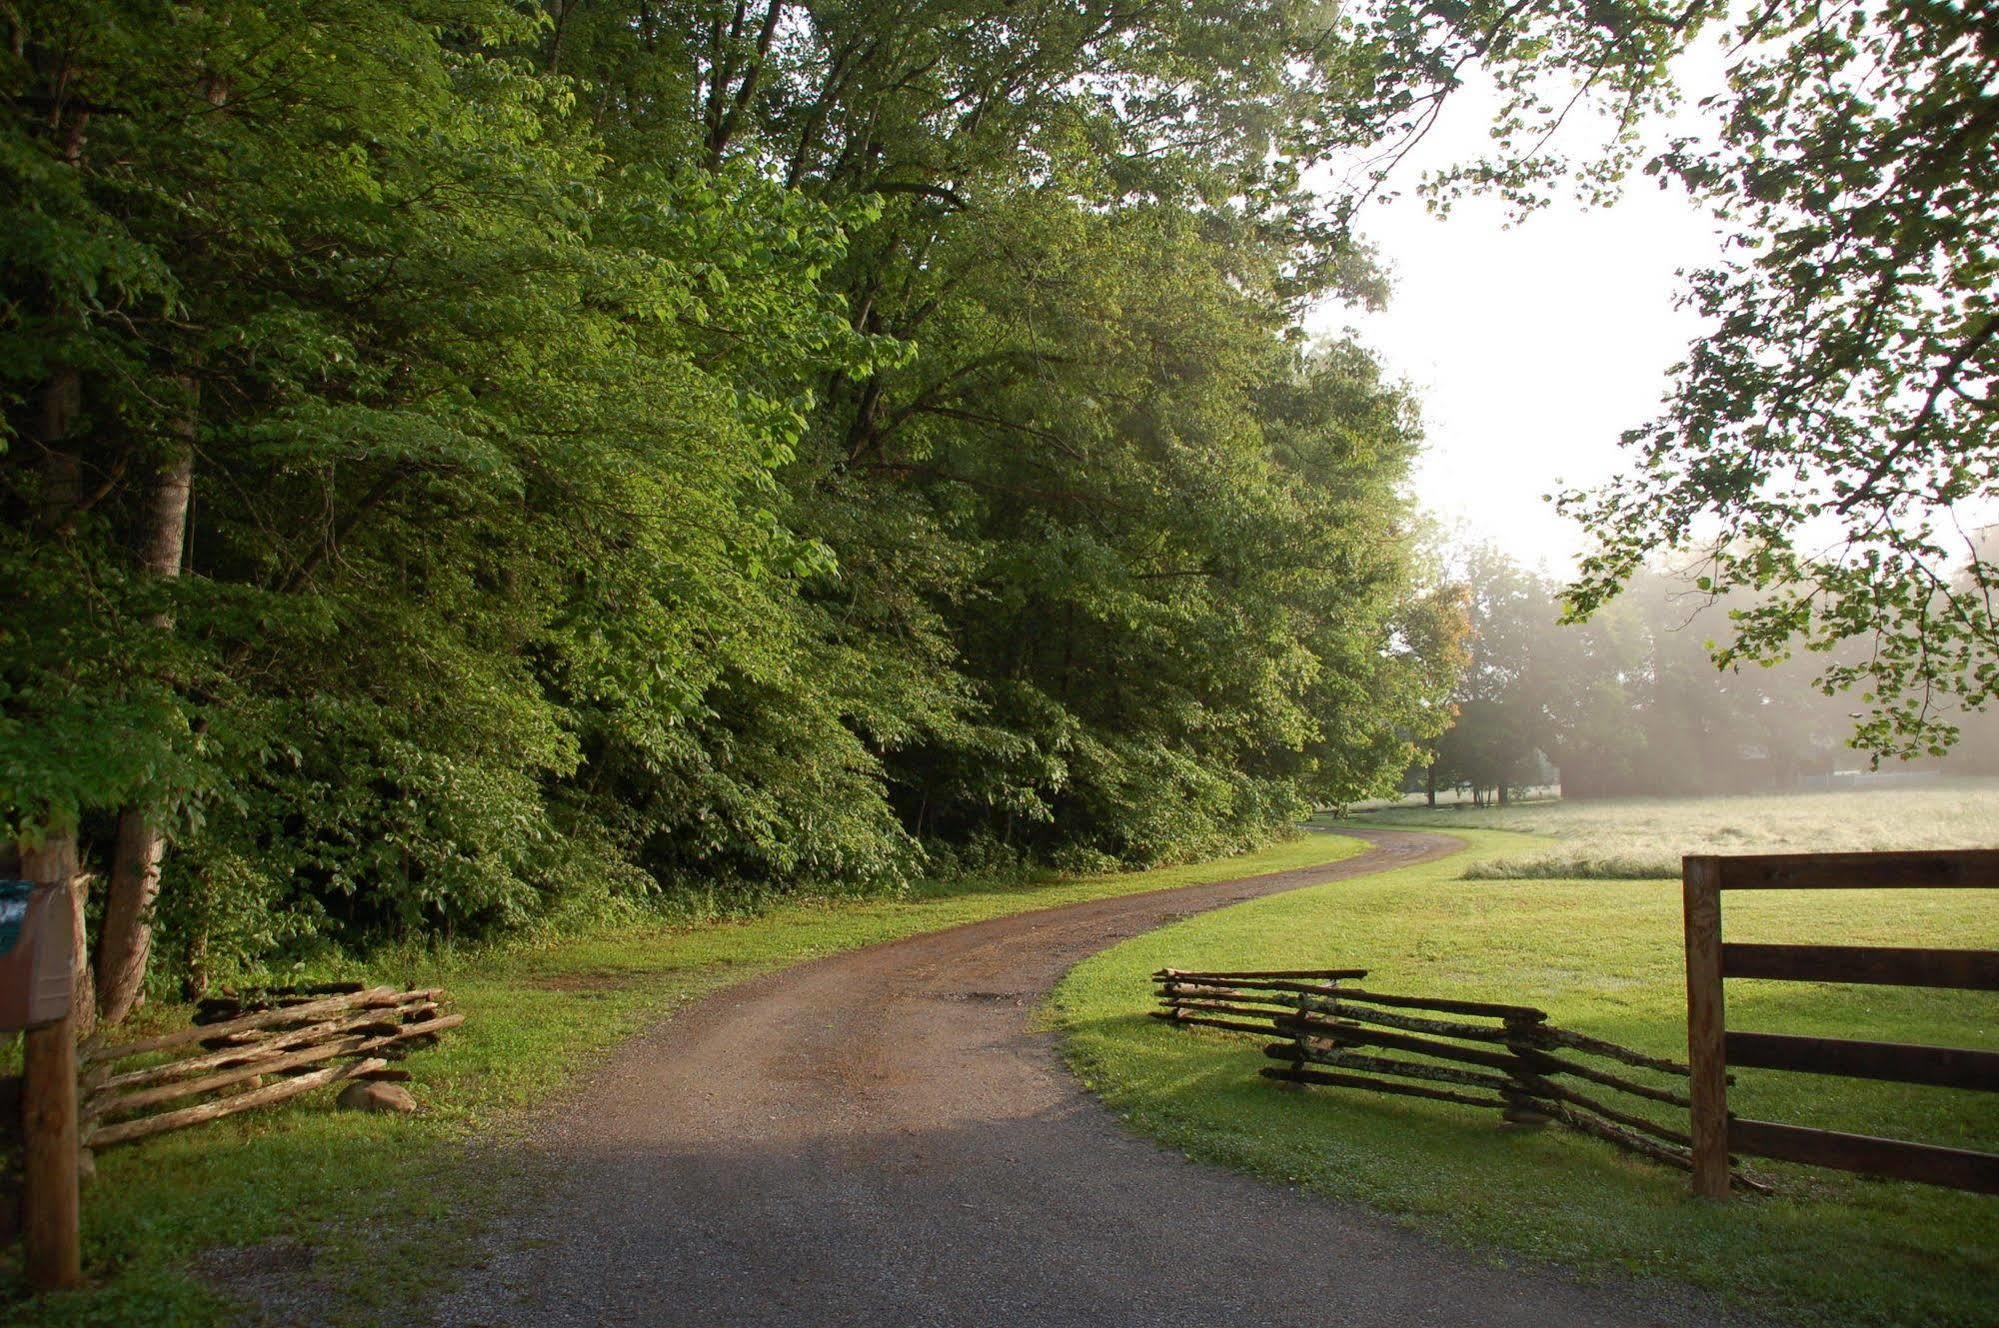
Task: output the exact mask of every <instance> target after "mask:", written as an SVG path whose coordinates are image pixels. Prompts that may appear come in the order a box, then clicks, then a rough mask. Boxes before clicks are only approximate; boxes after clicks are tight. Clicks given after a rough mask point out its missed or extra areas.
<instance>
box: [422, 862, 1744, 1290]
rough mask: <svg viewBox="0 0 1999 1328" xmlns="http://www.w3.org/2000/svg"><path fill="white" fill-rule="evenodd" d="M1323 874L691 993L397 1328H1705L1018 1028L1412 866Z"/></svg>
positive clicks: (1134, 899) (1120, 906) (966, 935)
mask: <svg viewBox="0 0 1999 1328" xmlns="http://www.w3.org/2000/svg"><path fill="white" fill-rule="evenodd" d="M1364 837H1365V838H1367V839H1368V840H1370V841H1371V842H1372V843H1373V845H1374V848H1373V850H1372V851H1371V852H1368V853H1365V854H1363V855H1361V856H1359V857H1356V858H1352V859H1348V860H1347V861H1344V862H1340V863H1336V864H1333V865H1330V866H1326V867H1319V868H1311V869H1306V870H1302V871H1293V872H1284V873H1280V874H1277V875H1272V876H1263V877H1256V878H1252V879H1247V880H1238V881H1229V882H1222V883H1218V884H1212V885H1201V886H1191V887H1187V888H1184V889H1178V890H1165V891H1159V892H1157V893H1153V894H1147V895H1133V896H1127V897H1124V898H1121V899H1104V900H1096V901H1091V902H1087V903H1081V904H1074V905H1070V906H1067V907H1063V908H1055V909H1048V910H1045V911H1042V912H1038V913H1027V914H1021V915H1017V916H1014V917H1009V918H1001V919H996V920H993V921H989V922H982V923H976V924H973V925H970V926H964V927H959V928H955V929H953V930H950V931H944V932H936V933H932V934H929V935H924V936H917V937H913V938H911V939H908V940H904V941H897V942H893V943H890V944H885V945H879V946H874V947H872V948H869V949H865V950H857V951H852V952H849V953H846V954H841V955H836V956H834V957H831V958H828V959H824V960H820V961H816V962H813V963H810V964H806V965H803V966H800V967H797V968H792V969H788V970H786V971H784V972H781V973H778V974H775V975H773V976H771V977H768V978H764V979H761V980H758V981H754V982H750V983H746V984H744V985H742V986H738V987H734V988H731V989H729V990H727V991H724V992H721V993H719V994H717V995H715V996H713V997H710V998H709V999H707V1000H705V1001H703V1002H701V1003H700V1004H698V1005H695V1006H693V1007H690V1008H689V1009H687V1010H686V1011H683V1012H682V1013H680V1014H679V1015H677V1016H675V1017H674V1018H673V1019H671V1020H669V1021H667V1022H666V1023H664V1024H662V1025H660V1026H659V1027H658V1028H656V1029H655V1030H653V1031H652V1032H650V1033H648V1034H646V1035H644V1036H642V1037H640V1038H638V1039H635V1040H634V1041H632V1042H630V1043H628V1044H626V1045H625V1046H624V1047H623V1048H622V1049H621V1050H620V1051H619V1052H618V1054H617V1055H616V1057H615V1058H614V1059H613V1061H612V1062H611V1063H610V1064H609V1065H607V1066H606V1067H605V1068H604V1070H603V1071H602V1072H601V1073H600V1074H599V1075H597V1076H596V1077H595V1078H594V1079H593V1080H592V1081H591V1082H589V1083H588V1084H586V1085H585V1086H583V1087H582V1088H581V1089H579V1091H578V1092H577V1093H576V1094H575V1096H574V1097H573V1098H572V1099H571V1100H570V1101H569V1102H568V1103H567V1104H566V1105H565V1106H564V1108H563V1109H562V1110H561V1111H560V1112H557V1113H552V1114H551V1118H550V1121H549V1123H548V1125H547V1126H546V1127H545V1128H544V1129H543V1130H542V1132H541V1133H540V1135H539V1137H538V1138H537V1139H536V1140H535V1142H534V1144H533V1145H532V1147H533V1149H534V1150H535V1153H536V1156H535V1157H534V1158H532V1159H523V1160H522V1161H523V1165H524V1166H528V1165H532V1166H533V1167H534V1169H535V1170H537V1171H541V1170H543V1169H544V1168H545V1167H547V1166H549V1165H551V1164H552V1166H553V1168H554V1170H555V1172H556V1174H557V1175H558V1176H559V1177H560V1181H559V1183H558V1184H556V1185H555V1186H554V1187H553V1190H552V1192H551V1193H549V1194H548V1195H546V1196H544V1198H542V1199H541V1200H538V1201H537V1204H536V1211H531V1212H528V1213H525V1214H523V1215H521V1216H519V1217H517V1218H510V1219H508V1220H507V1221H506V1222H504V1223H502V1224H501V1226H500V1228H499V1232H498V1234H497V1235H496V1236H495V1237H494V1238H493V1240H492V1243H491V1245H490V1247H489V1248H488V1249H487V1251H486V1255H485V1259H484V1262H483V1265H482V1266H481V1267H480V1268H479V1269H478V1270H477V1271H476V1272H474V1273H473V1274H471V1275H470V1276H469V1277H468V1278H467V1279H466V1280H465V1281H464V1282H463V1283H462V1284H461V1285H460V1286H459V1287H458V1288H457V1289H456V1290H455V1291H454V1292H453V1293H451V1294H450V1295H448V1296H447V1297H445V1298H444V1299H442V1300H441V1301H440V1302H438V1303H436V1304H434V1305H431V1306H429V1307H427V1308H426V1309H424V1310H422V1311H419V1310H417V1309H416V1308H415V1307H412V1310H411V1313H412V1316H413V1318H412V1320H411V1321H412V1322H430V1323H435V1324H438V1325H442V1326H443V1328H498V1326H499V1325H521V1326H522V1328H527V1326H528V1325H533V1326H535V1328H559V1326H561V1325H585V1324H588V1325H639V1324H644V1325H680V1324H688V1325H693V1324H702V1325H710V1324H712V1325H730V1326H731V1328H738V1326H740V1328H753V1326H756V1325H779V1324H782V1325H803V1326H805V1328H818V1326H821V1325H869V1326H870V1328H904V1326H908V1328H917V1326H919V1325H922V1326H927V1325H938V1326H939V1328H942V1326H944V1325H950V1326H951V1328H971V1326H972V1325H981V1326H983V1325H991V1326H992V1328H1002V1326H1005V1328H1029V1326H1039V1325H1048V1326H1049V1328H1056V1326H1058V1325H1062V1326H1066V1325H1076V1326H1078V1328H1121V1326H1122V1325H1133V1326H1136V1325H1145V1326H1146V1328H1178V1326H1181V1325H1185V1326H1186V1328H1223V1326H1224V1325H1230V1324H1236V1325H1244V1326H1245V1328H1247V1326H1251V1325H1254V1326H1257V1328H1264V1326H1269V1328H1279V1326H1288V1325H1308V1324H1309V1325H1354V1326H1356V1328H1359V1326H1362V1325H1365V1326H1369V1328H1372V1326H1374V1325H1382V1326H1384V1328H1385V1326H1387V1325H1418V1324H1423V1325H1443V1324H1452V1325H1478V1326H1479V1328H1485V1326H1487V1325H1491V1326H1493V1328H1497V1326H1499V1325H1523V1326H1526V1325H1532V1328H1564V1326H1566V1325H1577V1326H1578V1328H1580V1326H1581V1325H1590V1326H1592V1328H1608V1326H1612V1325H1615V1326H1619V1328H1624V1326H1636V1325H1661V1324H1669V1323H1671V1324H1678V1323H1686V1322H1690V1321H1692V1322H1704V1321H1707V1314H1706V1311H1705V1310H1704V1308H1703V1307H1702V1306H1700V1305H1699V1304H1698V1303H1696V1302H1694V1301H1692V1300H1689V1299H1687V1298H1685V1297H1681V1296H1677V1295H1675V1296H1671V1297H1661V1296H1655V1295H1652V1294H1650V1293H1647V1294H1644V1295H1640V1294H1638V1293H1634V1292H1627V1291H1614V1290H1603V1289H1589V1288H1583V1287H1579V1286H1576V1285H1573V1284H1571V1283H1569V1282H1567V1281H1564V1280H1563V1279H1561V1278H1560V1277H1559V1276H1557V1275H1554V1274H1552V1273H1549V1272H1545V1271H1532V1272H1523V1271H1519V1270H1513V1269H1507V1268H1503V1267H1499V1266H1496V1265H1494V1264H1492V1263H1490V1262H1487V1261H1481V1260H1479V1259H1477V1258H1476V1257H1474V1256H1473V1255H1470V1254H1468V1253H1466V1252H1464V1251H1462V1250H1456V1249H1452V1248H1450V1247H1448V1246H1445V1245H1443V1244H1441V1243H1439V1242H1437V1241H1435V1240H1432V1239H1429V1238H1426V1237H1423V1236H1419V1235H1415V1234H1412V1233H1409V1232H1407V1231H1403V1230H1400V1229H1398V1228H1395V1227H1393V1226H1391V1225H1389V1224H1388V1223H1386V1222H1385V1221H1383V1220H1382V1219H1380V1218H1378V1217H1375V1216H1372V1215H1370V1214H1368V1213H1366V1212H1364V1211H1362V1210H1359V1209H1356V1208H1353V1207H1349V1206H1345V1205H1339V1204H1334V1203H1331V1202H1328V1201H1326V1200H1324V1199H1321V1198H1317V1197H1315V1196H1312V1195H1308V1194H1305V1193H1302V1192H1299V1191H1295V1190H1290V1189H1285V1188H1280V1187H1276V1186H1271V1185H1267V1184H1264V1183H1262V1182H1258V1181H1255V1180H1251V1179H1249V1178H1247V1177H1243V1176H1238V1175H1235V1174H1232V1173H1230V1172H1227V1171H1222V1170H1219V1169H1216V1168H1212V1167H1206V1166H1198V1165H1195V1164H1193V1163H1190V1162H1188V1161H1187V1160H1186V1159H1184V1158H1183V1157H1181V1156H1180V1155H1179V1154H1177V1153H1170V1152H1167V1151H1165V1150H1163V1149H1161V1148H1159V1147H1157V1146H1156V1145H1154V1144H1152V1143H1149V1142H1147V1141H1145V1140H1143V1139H1140V1138H1137V1137H1135V1136H1133V1135H1132V1134H1130V1133H1128V1132H1126V1131H1125V1130H1123V1129H1122V1128H1120V1126H1119V1125H1118V1123H1117V1121H1116V1120H1115V1118H1114V1117H1113V1116H1112V1115H1111V1114H1110V1113H1109V1112H1108V1111H1106V1110H1105V1109H1104V1108H1103V1107H1102V1106H1101V1105H1099V1104H1098V1103H1097V1102H1096V1101H1095V1100H1094V1099H1093V1098H1091V1097H1089V1096H1088V1095H1087V1094H1085V1093H1084V1092H1083V1091H1082V1090H1081V1089H1080V1088H1079V1087H1078V1085H1077V1084H1076V1082H1075V1081H1074V1080H1073V1079H1072V1078H1071V1077H1070V1076H1069V1074H1068V1073H1067V1071H1066V1070H1064V1068H1063V1067H1062V1065H1061V1063H1060V1061H1059V1060H1058V1059H1057V1057H1056V1055H1055V1050H1054V1046H1053V1039H1052V1036H1051V1035H1049V1034H1047V1033H1045V1032H1041V1031H1037V1030H1036V1029H1035V1027H1034V1021H1033V1011H1034V1008H1035V1006H1036V1004H1037V1003H1038V1001H1039V1000H1040V999H1041V997H1042V996H1043V995H1045V993H1046V992H1047V991H1048V990H1049V988H1050V987H1051V986H1052V985H1053V984H1054V983H1055V982H1056V980H1057V979H1058V978H1060V977H1061V975H1062V974H1063V973H1064V972H1066V971H1067V970H1068V969H1069V968H1070V967H1071V966H1073V965H1074V964H1076V963H1077V962H1078V961H1079V960H1081V959H1083V958H1084V957H1085V956H1087V955H1089V954H1091V953H1093V952H1095V951H1098V950H1101V949H1104V948H1105V947H1107V946H1109V945H1111V944H1113V943H1115V942H1117V941H1119V940H1121V939H1123V938H1125V937H1128V936H1134V935H1137V934H1138V933H1140V932H1143V931H1147V930H1150V929H1151V928H1154V927H1157V926H1160V925H1163V924H1164V923H1166V922H1169V921H1171V920H1173V919H1175V918H1178V917H1184V916H1186V915H1188V914H1190V913H1193V912H1198V911H1200V910H1203V909H1209V908H1216V907H1220V906H1222V905H1226V904H1229V903H1233V902H1236V901H1239V900H1244V899H1250V898H1254V897H1257V896H1259V895H1266V894H1272V893H1275V892H1277V891H1281V890H1290V889H1296V888H1298V887H1300V886H1305V885H1316V884H1319V883H1322V882H1326V881H1335V880H1340V879H1344V878H1348V877H1353V876H1358V875H1362V874H1365V873H1369V872H1374V871H1380V870H1385V869H1388V868H1393V867H1401V866H1407V865H1409V864H1412V863H1416V862H1421V861H1426V860H1428V859H1431V858H1434V857H1439V856H1442V855H1444V854H1446V853H1448V852H1450V851H1451V850H1452V849H1453V848H1454V847H1455V843H1454V841H1451V840H1448V839H1444V838H1442V837H1439V836H1436V835H1425V834H1410V833H1396V832H1388V831H1376V832H1370V833H1367V834H1366V835H1365V836H1364Z"/></svg>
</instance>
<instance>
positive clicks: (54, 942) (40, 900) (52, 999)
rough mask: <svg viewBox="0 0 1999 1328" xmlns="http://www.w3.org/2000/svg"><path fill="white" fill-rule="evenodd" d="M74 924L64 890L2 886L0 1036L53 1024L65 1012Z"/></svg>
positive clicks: (30, 885)
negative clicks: (1, 1033)
mask: <svg viewBox="0 0 1999 1328" xmlns="http://www.w3.org/2000/svg"><path fill="white" fill-rule="evenodd" d="M75 925H76V919H75V915H74V914H73V912H72V911H71V909H70V902H69V893H68V891H66V890H63V889H60V888H59V887H57V886H53V885H35V884H33V883H32V882H29V881H0V1031H5V1032H10V1033H11V1032H14V1031H16V1030H19V1029H23V1028H34V1027H37V1026H38V1025H41V1024H52V1023H54V1022H55V1021H56V1020H58V1019H61V1018H62V1017H63V1016H65V1015H67V1014H68V1013H69V1004H70V998H71V993H72V991H73V990H74V986H73V983H72V981H71V978H70V962H71V950H72V947H73V942H74V937H73V936H72V935H71V929H72V928H73V927H74V926H75Z"/></svg>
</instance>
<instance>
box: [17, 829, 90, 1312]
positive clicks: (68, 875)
mask: <svg viewBox="0 0 1999 1328" xmlns="http://www.w3.org/2000/svg"><path fill="white" fill-rule="evenodd" d="M21 870H22V874H23V875H24V876H26V877H27V878H28V879H29V880H31V881H33V882H34V883H35V884H37V885H52V886H55V887H57V888H58V889H60V890H62V891H63V897H62V898H61V899H60V900H59V901H58V907H59V908H60V909H61V910H62V911H63V913H64V914H65V915H67V914H69V913H70V910H71V902H70V897H69V892H70V891H72V890H74V889H75V888H76V839H75V838H74V837H73V836H67V835H65V836H53V835H52V836H50V837H49V839H48V840H46V841H45V842H44V843H43V845H42V846H41V847H40V848H36V849H30V850H27V851H25V852H23V853H22V855H21ZM74 1001H75V997H74V996H72V1003H71V1012H70V1013H69V1014H66V1015H64V1016H63V1017H62V1018H61V1019H58V1020H57V1021H56V1022H54V1023H52V1024H43V1025H42V1026H41V1027H39V1028H31V1029H28V1030H27V1032H26V1033H25V1034H24V1035H23V1038H22V1057H21V1133H22V1140H23V1145H22V1151H23V1154H24V1157H23V1175H22V1195H23V1198H24V1199H25V1203H24V1205H23V1207H24V1209H25V1211H24V1212H23V1213H22V1222H21V1229H22V1231H21V1235H22V1244H23V1247H24V1248H23V1253H24V1254H25V1256H26V1263H27V1273H28V1283H29V1285H30V1286H32V1287H33V1288H34V1289H35V1290H37V1291H59V1290H62V1289H65V1288H68V1287H75V1286H81V1285H82V1284H83V1236H82V1229H81V1228H82V1222H81V1201H80V1197H79V1195H78V1180H79V1177H78V1175H77V1165H78V1157H79V1154H78V1139H77V1123H76V1015H75V1005H74Z"/></svg>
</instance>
